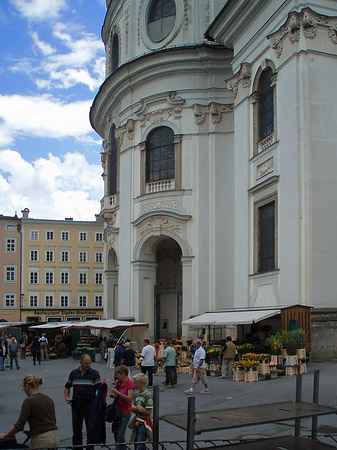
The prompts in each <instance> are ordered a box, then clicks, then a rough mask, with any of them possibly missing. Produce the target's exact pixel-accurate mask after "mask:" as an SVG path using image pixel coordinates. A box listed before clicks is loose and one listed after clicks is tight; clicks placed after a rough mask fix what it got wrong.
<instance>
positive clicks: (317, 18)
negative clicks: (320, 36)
mask: <svg viewBox="0 0 337 450" xmlns="http://www.w3.org/2000/svg"><path fill="white" fill-rule="evenodd" d="M319 30H321V31H323V32H325V33H326V36H327V38H328V39H330V41H331V42H332V44H335V45H336V44H337V16H325V15H323V14H318V13H316V12H315V11H313V10H312V9H311V8H303V9H302V10H301V11H300V12H296V11H292V12H291V13H289V14H288V18H287V20H286V22H285V24H284V25H283V26H282V27H281V28H280V29H279V30H277V31H275V32H274V33H271V34H269V35H268V36H267V39H268V40H269V43H270V47H271V48H272V49H273V50H275V52H276V56H277V57H278V58H279V57H280V56H281V54H282V51H283V47H284V43H285V41H286V40H289V41H290V42H291V44H294V43H296V42H299V40H300V39H301V36H303V37H304V38H305V39H315V37H316V36H317V33H318V31H319Z"/></svg>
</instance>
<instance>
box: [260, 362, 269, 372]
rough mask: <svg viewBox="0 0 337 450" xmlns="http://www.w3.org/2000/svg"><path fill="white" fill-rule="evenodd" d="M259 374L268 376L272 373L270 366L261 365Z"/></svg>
mask: <svg viewBox="0 0 337 450" xmlns="http://www.w3.org/2000/svg"><path fill="white" fill-rule="evenodd" d="M258 373H260V374H261V375H267V374H268V373H270V367H269V364H266V363H262V364H260V365H259V366H258Z"/></svg>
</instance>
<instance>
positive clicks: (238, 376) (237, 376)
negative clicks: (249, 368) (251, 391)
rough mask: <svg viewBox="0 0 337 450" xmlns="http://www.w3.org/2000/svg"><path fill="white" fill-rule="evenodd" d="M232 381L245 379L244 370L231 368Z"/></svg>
mask: <svg viewBox="0 0 337 450" xmlns="http://www.w3.org/2000/svg"><path fill="white" fill-rule="evenodd" d="M233 381H245V371H244V370H239V369H233Z"/></svg>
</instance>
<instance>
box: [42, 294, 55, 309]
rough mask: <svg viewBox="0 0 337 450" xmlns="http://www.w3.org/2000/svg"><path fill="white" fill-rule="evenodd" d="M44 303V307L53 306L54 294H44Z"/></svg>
mask: <svg viewBox="0 0 337 450" xmlns="http://www.w3.org/2000/svg"><path fill="white" fill-rule="evenodd" d="M44 303H45V307H46V308H52V307H53V306H54V296H53V295H45V297H44Z"/></svg>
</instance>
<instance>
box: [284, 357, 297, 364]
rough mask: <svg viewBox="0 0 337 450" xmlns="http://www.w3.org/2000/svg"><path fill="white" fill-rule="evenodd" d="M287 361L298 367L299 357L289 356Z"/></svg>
mask: <svg viewBox="0 0 337 450" xmlns="http://www.w3.org/2000/svg"><path fill="white" fill-rule="evenodd" d="M286 361H287V362H288V363H289V364H290V365H291V366H296V365H297V364H298V358H297V356H287V358H286Z"/></svg>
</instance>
